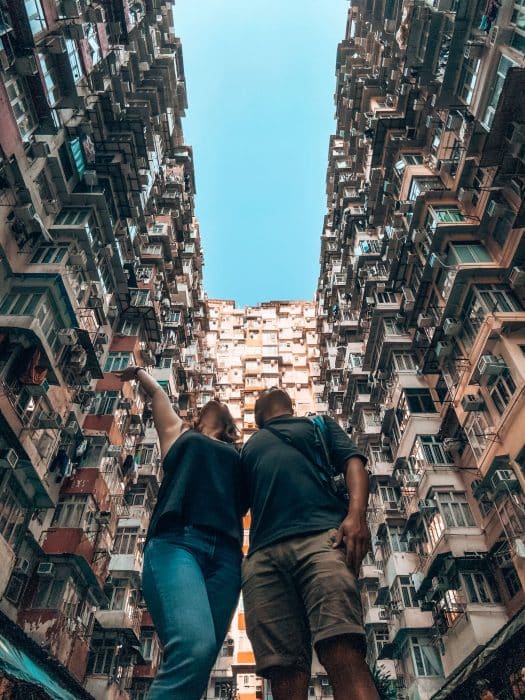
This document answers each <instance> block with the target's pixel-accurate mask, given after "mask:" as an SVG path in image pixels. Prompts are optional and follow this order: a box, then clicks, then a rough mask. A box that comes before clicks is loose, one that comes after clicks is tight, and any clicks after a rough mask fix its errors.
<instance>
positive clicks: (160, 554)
mask: <svg viewBox="0 0 525 700" xmlns="http://www.w3.org/2000/svg"><path fill="white" fill-rule="evenodd" d="M241 559H242V553H241V548H240V546H239V544H236V543H235V542H234V541H233V540H230V539H229V538H227V537H222V536H221V535H220V533H217V534H214V533H213V532H211V531H205V530H200V529H198V528H196V527H192V526H184V527H183V526H181V527H178V528H174V529H173V530H170V531H169V532H165V533H162V534H160V535H157V536H155V537H153V538H152V539H151V540H149V542H148V543H147V544H146V547H145V550H144V571H143V576H142V591H143V594H144V599H145V601H146V605H147V606H148V610H149V612H150V614H151V617H152V619H153V622H154V624H155V627H156V630H157V634H158V635H159V638H160V641H161V643H162V645H163V647H164V655H163V661H162V664H161V667H160V669H159V671H158V673H157V676H156V678H155V680H154V681H153V683H152V685H151V689H150V693H149V695H148V700H159V699H160V698H162V699H163V700H166V698H169V699H170V700H200V698H201V697H202V694H203V693H204V691H205V690H206V688H207V685H208V679H209V676H210V672H211V669H212V667H213V664H214V663H215V659H216V658H217V655H218V653H219V651H220V649H221V646H222V643H223V642H224V639H225V637H226V634H227V632H228V628H229V626H230V623H231V620H232V617H233V613H234V612H235V607H236V605H237V602H238V600H239V592H240V589H241Z"/></svg>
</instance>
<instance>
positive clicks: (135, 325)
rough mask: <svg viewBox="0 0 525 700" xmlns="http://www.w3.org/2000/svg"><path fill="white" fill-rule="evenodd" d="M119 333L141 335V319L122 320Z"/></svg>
mask: <svg viewBox="0 0 525 700" xmlns="http://www.w3.org/2000/svg"><path fill="white" fill-rule="evenodd" d="M118 333H120V335H136V336H138V335H140V321H121V322H120V325H119V328H118Z"/></svg>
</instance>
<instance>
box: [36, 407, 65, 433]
mask: <svg viewBox="0 0 525 700" xmlns="http://www.w3.org/2000/svg"><path fill="white" fill-rule="evenodd" d="M37 421H38V427H39V428H51V429H53V428H61V427H62V418H61V416H60V413H57V412H56V411H50V412H49V413H45V412H42V413H41V414H40V415H39V416H38V418H37Z"/></svg>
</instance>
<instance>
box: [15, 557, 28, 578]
mask: <svg viewBox="0 0 525 700" xmlns="http://www.w3.org/2000/svg"><path fill="white" fill-rule="evenodd" d="M30 568H31V562H30V561H29V559H23V558H22V557H17V558H16V562H15V566H14V570H15V571H17V572H18V573H19V574H27V573H29V569H30Z"/></svg>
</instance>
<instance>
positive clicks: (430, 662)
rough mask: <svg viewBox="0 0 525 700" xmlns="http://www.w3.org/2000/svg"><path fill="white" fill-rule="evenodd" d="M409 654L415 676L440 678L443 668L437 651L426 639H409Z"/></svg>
mask: <svg viewBox="0 0 525 700" xmlns="http://www.w3.org/2000/svg"><path fill="white" fill-rule="evenodd" d="M409 652H410V657H411V660H412V666H413V668H414V673H415V675H416V676H419V677H421V676H441V675H442V673H443V668H442V666H441V659H440V658H439V654H438V651H437V649H436V648H435V647H434V646H433V645H432V642H431V641H430V640H429V639H428V640H427V639H421V638H419V637H410V641H409Z"/></svg>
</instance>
